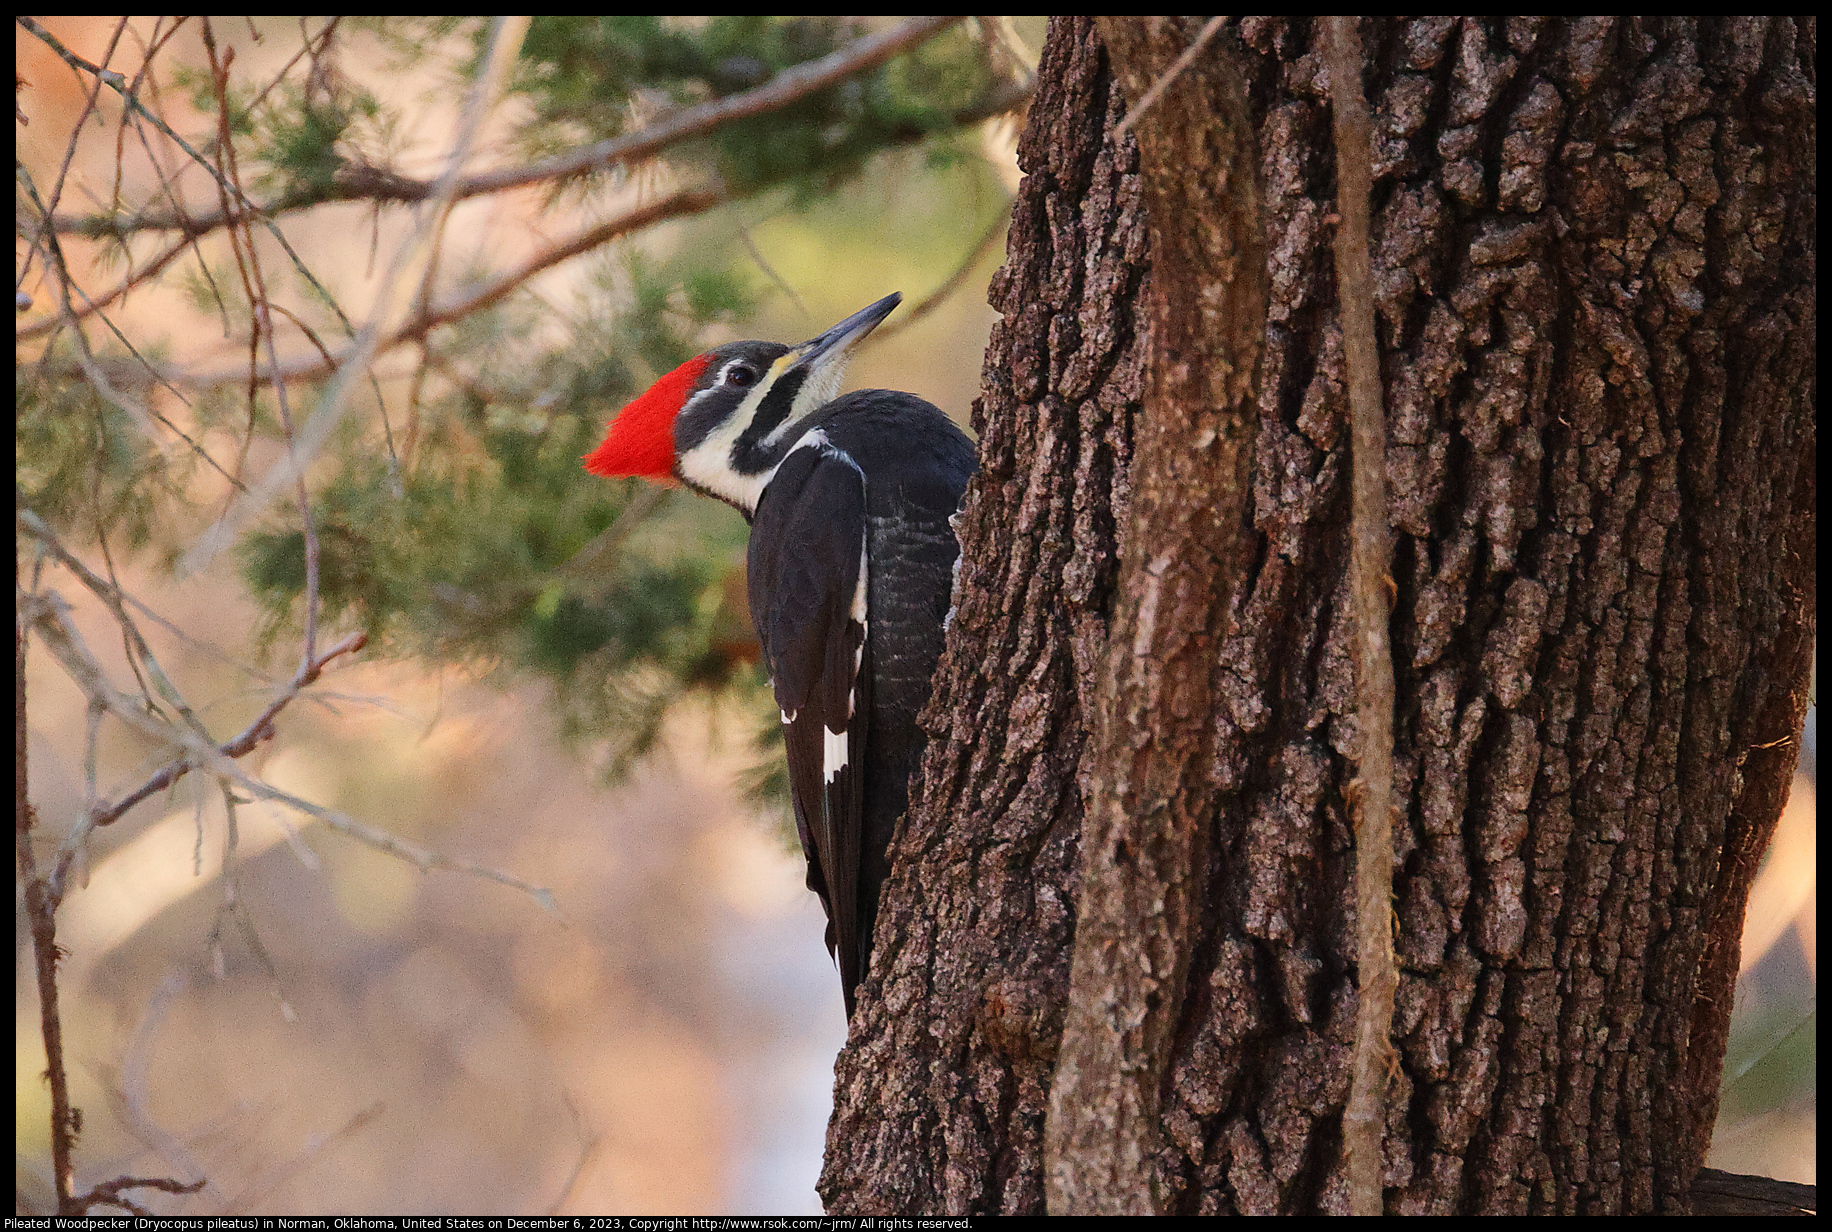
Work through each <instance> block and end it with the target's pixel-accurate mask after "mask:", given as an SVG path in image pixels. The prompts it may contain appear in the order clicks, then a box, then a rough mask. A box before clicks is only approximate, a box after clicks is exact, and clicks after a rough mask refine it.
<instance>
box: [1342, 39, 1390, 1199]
mask: <svg viewBox="0 0 1832 1232" xmlns="http://www.w3.org/2000/svg"><path fill="white" fill-rule="evenodd" d="M1358 20H1359V18H1355V17H1331V18H1330V19H1329V21H1328V25H1329V38H1328V39H1327V40H1326V44H1327V48H1328V56H1329V76H1330V100H1331V103H1332V111H1333V112H1334V115H1335V127H1336V202H1337V205H1336V209H1337V213H1338V214H1339V215H1340V216H1341V222H1340V224H1339V225H1338V226H1337V228H1336V286H1337V302H1338V305H1339V308H1340V311H1341V319H1342V351H1343V359H1344V362H1345V366H1346V368H1347V374H1348V393H1349V420H1350V440H1351V445H1352V448H1351V456H1352V465H1351V472H1352V475H1353V481H1352V488H1353V492H1354V514H1353V536H1352V542H1353V547H1352V550H1351V555H1350V563H1349V579H1350V589H1351V591H1352V593H1353V604H1354V609H1355V683H1356V692H1357V698H1356V702H1357V705H1356V720H1357V726H1358V727H1359V729H1360V737H1361V749H1360V757H1359V762H1360V765H1359V778H1358V785H1359V787H1360V791H1359V793H1358V794H1357V796H1356V803H1357V805H1358V808H1357V812H1356V817H1355V929H1356V967H1357V970H1358V972H1359V975H1360V981H1359V993H1360V1001H1359V1003H1358V1004H1357V1007H1356V1017H1355V1053H1354V1063H1353V1070H1352V1078H1351V1085H1350V1087H1349V1105H1348V1111H1347V1113H1346V1114H1345V1116H1344V1118H1343V1145H1344V1147H1345V1148H1346V1150H1347V1153H1348V1170H1349V1210H1350V1212H1351V1213H1352V1214H1356V1215H1380V1214H1383V1213H1384V1210H1383V1206H1384V1203H1383V1195H1382V1187H1381V1173H1382V1156H1381V1140H1382V1130H1383V1129H1384V1128H1385V1126H1386V1119H1387V1116H1386V1088H1387V1075H1388V1073H1389V1072H1390V1071H1391V1069H1392V1068H1393V1066H1394V1064H1395V1057H1394V1053H1393V1044H1392V1041H1391V1039H1390V1038H1389V1035H1390V1032H1391V1028H1392V1023H1393V995H1394V990H1395V988H1396V987H1397V985H1398V983H1399V977H1398V975H1397V974H1396V972H1395V971H1394V966H1393V922H1392V917H1393V909H1392V901H1393V652H1392V644H1391V641H1390V639H1389V637H1388V629H1387V623H1388V601H1387V587H1388V586H1389V585H1391V583H1390V581H1389V580H1388V575H1387V568H1388V556H1389V550H1390V549H1389V546H1388V536H1387V480H1386V475H1387V451H1386V440H1387V436H1386V418H1385V414H1384V412H1383V410H1382V407H1381V390H1380V355H1379V353H1378V352H1377V351H1376V349H1375V342H1374V294H1373V285H1372V279H1371V277H1370V275H1369V270H1368V190H1369V184H1370V181H1371V179H1372V166H1373V141H1372V137H1371V134H1370V125H1369V121H1368V106H1367V100H1366V99H1365V98H1364V97H1363V96H1362V92H1361V68H1362V55H1361V32H1360V30H1359V29H1358V28H1357V26H1356V22H1357V21H1358Z"/></svg>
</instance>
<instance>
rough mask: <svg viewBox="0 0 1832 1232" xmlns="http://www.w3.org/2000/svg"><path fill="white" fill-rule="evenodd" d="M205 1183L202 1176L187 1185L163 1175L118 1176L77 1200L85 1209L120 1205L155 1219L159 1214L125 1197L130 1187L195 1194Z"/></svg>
mask: <svg viewBox="0 0 1832 1232" xmlns="http://www.w3.org/2000/svg"><path fill="white" fill-rule="evenodd" d="M205 1184H206V1182H205V1181H204V1180H203V1179H201V1178H200V1179H198V1180H195V1181H192V1182H191V1183H190V1184H188V1185H186V1184H183V1183H181V1182H179V1181H174V1180H171V1179H170V1178H168V1177H163V1176H154V1177H141V1176H117V1177H116V1178H115V1179H114V1180H112V1181H103V1182H102V1183H101V1184H100V1185H97V1186H96V1187H95V1188H94V1189H91V1190H90V1191H89V1192H88V1193H86V1194H84V1195H82V1196H81V1197H80V1198H78V1199H77V1200H76V1202H77V1205H78V1206H80V1207H81V1208H82V1209H83V1210H84V1211H87V1210H89V1209H90V1208H91V1207H97V1206H118V1207H120V1208H121V1209H122V1210H124V1211H132V1212H133V1213H134V1214H136V1215H138V1216H140V1217H141V1218H142V1219H153V1218H157V1216H155V1215H154V1214H153V1212H152V1211H150V1210H148V1209H147V1208H146V1207H144V1206H141V1205H140V1204H139V1203H138V1202H135V1201H134V1200H133V1199H131V1198H127V1197H124V1196H123V1194H124V1193H125V1192H126V1191H127V1190H129V1189H156V1190H158V1191H159V1192H160V1193H169V1194H194V1193H196V1192H197V1191H199V1190H200V1189H202V1188H203V1187H204V1185H205Z"/></svg>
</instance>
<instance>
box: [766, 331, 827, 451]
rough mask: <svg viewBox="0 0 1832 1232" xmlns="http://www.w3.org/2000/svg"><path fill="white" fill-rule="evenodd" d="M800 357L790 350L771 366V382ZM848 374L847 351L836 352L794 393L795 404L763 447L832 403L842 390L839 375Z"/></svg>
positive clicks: (769, 382)
mask: <svg viewBox="0 0 1832 1232" xmlns="http://www.w3.org/2000/svg"><path fill="white" fill-rule="evenodd" d="M800 359H801V353H800V352H799V351H790V352H789V353H788V354H787V355H784V356H783V357H782V358H781V359H779V360H777V361H776V363H775V364H774V365H773V366H772V367H771V368H770V377H769V381H768V382H767V383H768V384H774V383H775V380H776V378H777V377H779V376H781V375H782V374H783V372H787V371H788V370H789V369H790V368H792V367H794V366H795V364H796V362H797V361H798V360H800ZM845 375H846V356H845V355H844V353H841V354H837V355H834V356H833V357H831V358H830V359H828V361H827V362H826V363H825V364H824V365H822V366H821V367H819V368H816V369H815V370H814V371H813V372H810V373H809V374H808V376H807V379H806V380H804V381H803V382H802V387H801V388H800V389H799V390H797V391H796V393H795V403H794V405H792V406H791V407H790V408H789V413H788V415H787V416H786V417H784V419H783V421H782V422H781V423H779V424H777V425H776V427H775V429H774V430H773V431H772V432H771V433H770V434H769V435H768V436H766V437H764V438H763V444H764V447H765V448H766V449H767V448H771V447H773V446H775V445H776V444H777V443H778V442H780V441H782V440H783V439H784V438H785V437H787V436H788V434H789V430H790V429H791V428H793V427H794V426H795V425H796V424H798V423H800V422H801V421H802V420H804V419H806V418H807V417H808V416H810V415H812V414H814V412H816V411H818V410H820V409H821V408H822V407H823V406H826V405H827V404H828V403H829V402H832V401H833V399H834V397H835V395H837V394H838V393H839V392H840V378H841V377H842V376H845Z"/></svg>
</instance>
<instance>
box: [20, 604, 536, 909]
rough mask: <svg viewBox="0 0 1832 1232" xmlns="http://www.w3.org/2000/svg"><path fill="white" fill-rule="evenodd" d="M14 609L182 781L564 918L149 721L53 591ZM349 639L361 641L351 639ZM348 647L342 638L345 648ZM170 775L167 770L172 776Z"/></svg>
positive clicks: (518, 883)
mask: <svg viewBox="0 0 1832 1232" xmlns="http://www.w3.org/2000/svg"><path fill="white" fill-rule="evenodd" d="M15 602H16V603H17V604H18V606H19V610H20V619H21V620H23V621H25V622H28V623H30V624H31V625H33V626H34V627H35V628H36V629H37V630H38V635H39V639H40V640H41V641H42V642H43V643H44V645H45V648H46V649H47V650H49V651H50V652H51V654H52V655H53V656H54V657H55V658H56V659H57V661H58V662H59V663H60V664H61V665H62V666H63V669H64V671H65V673H66V674H68V675H69V676H70V678H71V679H72V681H74V682H75V684H76V686H77V687H78V688H79V689H81V690H82V692H83V694H84V695H85V696H87V697H91V698H96V699H99V700H100V701H101V702H102V704H103V705H105V706H107V707H108V709H109V710H110V712H112V713H113V714H114V715H115V717H116V718H118V719H121V720H122V721H123V722H125V723H126V724H127V725H128V726H130V727H133V728H135V729H136V730H139V731H142V732H145V733H146V734H147V735H149V736H151V737H152V738H153V739H155V740H160V741H164V742H166V743H169V744H175V745H177V746H178V747H179V749H180V750H181V755H180V761H179V762H175V763H174V766H175V767H177V769H176V773H177V774H182V773H184V771H185V770H187V769H192V768H195V769H202V770H208V771H209V772H210V773H212V774H217V775H221V776H223V777H225V778H227V779H229V780H230V781H231V782H233V783H235V784H236V785H237V786H239V787H241V789H242V790H243V791H245V792H247V793H248V794H249V795H251V796H254V797H256V798H258V799H262V800H271V801H274V802H275V803H277V804H284V805H286V806H287V807H288V808H291V809H294V810H296V811H298V812H301V813H304V814H306V815H307V816H309V817H313V818H316V819H317V820H319V821H321V822H323V823H324V824H325V825H326V826H329V827H330V828H331V829H333V830H336V831H338V832H339V833H341V834H345V835H348V836H349V837H351V838H353V839H355V840H356V841H358V842H360V843H363V844H365V845H366V846H369V847H373V848H375V849H376V850H377V851H382V852H386V853H387V854H389V855H392V856H397V857H399V858H400V859H403V860H406V861H408V862H409V863H410V864H412V865H414V866H415V867H416V868H418V869H419V870H420V871H421V872H430V871H432V870H433V869H436V868H437V869H445V870H448V871H450V872H457V873H465V874H468V875H470V876H473V877H480V878H483V879H484V880H486V881H494V882H497V883H498V884H500V885H506V886H509V887H511V888H512V889H517V890H520V891H522V892H523V893H524V894H527V895H528V896H529V897H530V898H533V899H534V900H535V902H537V903H539V904H540V905H541V907H542V908H543V909H545V910H547V911H549V912H551V913H553V914H554V915H559V914H560V909H559V905H558V903H556V902H555V901H554V897H553V893H552V891H550V890H547V889H546V888H544V887H542V886H537V885H534V884H532V883H530V882H527V881H523V880H522V879H521V878H519V877H516V876H514V875H513V874H510V873H506V872H503V871H502V870H500V869H496V868H491V867H489V866H488V865H483V864H475V863H472V862H471V861H468V860H459V859H456V858H454V857H452V856H448V855H446V854H445V853H443V852H439V851H432V850H428V849H427V848H423V847H419V846H417V845H415V844H413V843H409V842H407V841H406V840H404V839H400V838H396V837H395V836H394V835H392V834H389V833H387V832H386V831H383V830H378V829H376V828H375V827H373V826H369V825H365V824H364V823H362V822H360V821H357V820H355V819H354V818H352V817H348V816H346V815H345V814H343V813H339V812H337V811H336V810H334V809H327V808H325V807H323V806H322V805H318V804H313V803H312V802H311V801H309V800H304V799H301V798H300V797H298V796H295V795H293V794H291V793H290V792H285V791H281V790H280V789H279V788H277V787H275V786H273V785H272V784H271V783H267V782H265V781H263V780H261V779H258V778H255V777H254V776H253V775H251V774H249V773H248V772H247V771H245V770H243V769H242V768H241V766H240V765H238V764H237V763H236V762H235V761H234V760H233V758H232V756H231V755H230V754H228V753H225V752H224V750H223V748H219V747H218V746H216V745H214V744H211V743H209V741H207V740H205V739H201V738H199V737H198V735H197V734H196V733H195V732H192V731H190V730H189V729H188V728H186V727H185V726H184V725H182V724H175V723H169V722H164V721H162V720H160V719H158V718H156V717H154V716H153V715H150V714H147V713H146V712H145V711H144V710H142V709H141V708H140V707H138V706H136V705H134V704H133V702H132V701H131V700H130V699H128V698H127V697H125V696H123V695H122V694H121V693H120V692H119V691H118V690H116V689H115V687H114V685H113V684H111V683H110V682H109V680H108V677H107V674H106V673H105V672H104V671H103V670H102V666H101V664H100V663H99V662H97V660H96V658H95V655H94V654H93V653H92V652H91V651H90V650H89V648H88V646H87V645H86V644H85V643H84V641H83V636H82V634H81V633H79V632H78V631H77V629H76V626H75V624H74V623H72V621H71V619H70V612H69V605H68V604H67V603H65V602H64V600H63V598H62V597H61V596H59V595H58V594H57V593H56V592H54V591H44V592H40V593H36V594H27V593H25V592H24V591H16V592H15ZM352 636H353V637H355V636H360V635H355V634H353V635H352ZM348 640H349V639H345V641H346V642H347V641H348ZM343 645H344V644H343V643H339V645H338V646H337V647H333V648H332V651H331V652H327V655H329V654H330V653H332V652H335V653H342V649H341V648H342V647H343ZM257 722H260V720H257ZM263 734H264V729H257V728H255V727H253V726H252V725H251V726H250V728H249V729H248V731H246V732H244V733H243V735H242V736H241V737H238V738H237V741H233V742H231V743H232V744H237V743H239V742H240V741H242V740H247V741H248V742H249V747H250V748H252V747H253V743H254V742H255V741H258V740H259V738H260V737H261V736H262V735H263ZM172 768H173V767H168V769H172Z"/></svg>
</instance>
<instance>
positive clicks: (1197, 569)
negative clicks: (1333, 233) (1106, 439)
mask: <svg viewBox="0 0 1832 1232" xmlns="http://www.w3.org/2000/svg"><path fill="white" fill-rule="evenodd" d="M1097 25H1098V27H1099V29H1100V33H1101V38H1102V40H1103V41H1104V42H1105V43H1106V45H1107V52H1108V54H1109V56H1111V57H1112V61H1113V65H1114V70H1115V75H1116V76H1117V78H1118V80H1119V82H1120V84H1121V85H1122V87H1123V88H1124V89H1125V92H1126V94H1127V96H1128V97H1129V98H1131V99H1134V100H1141V99H1144V98H1146V97H1148V95H1149V92H1150V90H1151V88H1152V87H1153V85H1154V83H1155V82H1157V81H1159V80H1161V79H1164V78H1165V77H1166V76H1167V75H1168V74H1169V73H1170V72H1171V70H1172V66H1173V65H1174V64H1175V63H1176V62H1177V61H1178V60H1179V59H1180V58H1181V57H1182V54H1183V53H1184V51H1185V50H1186V49H1187V48H1188V47H1189V46H1190V45H1191V44H1192V42H1193V41H1194V40H1195V39H1196V38H1198V37H1199V34H1198V31H1199V29H1200V27H1199V26H1197V25H1195V24H1194V23H1193V22H1189V21H1186V20H1184V19H1177V18H1159V19H1146V20H1144V21H1122V20H1118V19H1101V20H1100V21H1099V22H1097ZM1134 131H1135V134H1136V136H1137V139H1138V142H1139V166H1140V172H1141V175H1142V179H1143V183H1144V188H1145V199H1146V202H1147V213H1148V214H1149V216H1150V218H1151V229H1152V235H1153V248H1154V251H1155V252H1156V254H1157V255H1156V259H1155V264H1154V270H1153V274H1152V284H1151V297H1150V308H1149V310H1148V311H1149V314H1150V322H1151V331H1152V332H1151V347H1150V358H1149V360H1148V363H1147V368H1148V372H1149V377H1148V379H1149V382H1150V384H1149V387H1148V389H1147V391H1146V396H1145V403H1144V412H1143V415H1142V418H1141V423H1140V426H1139V432H1138V438H1137V453H1136V454H1135V456H1134V460H1133V466H1132V476H1131V482H1132V505H1131V514H1130V518H1129V519H1128V523H1127V525H1126V528H1125V530H1124V533H1123V536H1122V540H1121V548H1120V580H1119V603H1118V610H1117V612H1116V618H1115V620H1114V623H1113V632H1112V638H1111V640H1110V643H1109V646H1108V649H1107V654H1106V662H1105V671H1104V679H1103V681H1102V685H1101V708H1100V713H1098V714H1097V715H1095V716H1094V721H1093V728H1094V730H1093V743H1094V746H1095V751H1094V755H1093V765H1092V770H1093V773H1092V782H1091V783H1090V786H1089V789H1088V806H1087V821H1086V829H1085V830H1084V832H1083V837H1082V873H1083V882H1082V887H1081V898H1080V912H1079V917H1078V920H1077V924H1076V934H1075V948H1074V955H1073V959H1072V962H1071V975H1070V984H1069V1006H1068V1013H1067V1017H1066V1020H1065V1023H1064V1027H1063V1038H1062V1049H1061V1054H1060V1057H1059V1060H1058V1062H1057V1067H1056V1075H1055V1082H1054V1084H1053V1085H1052V1088H1051V1093H1050V1112H1049V1117H1048V1120H1047V1122H1046V1125H1045V1172H1046V1185H1047V1188H1048V1199H1049V1209H1050V1211H1051V1213H1052V1214H1094V1213H1097V1212H1098V1213H1102V1214H1122V1213H1123V1214H1146V1213H1157V1212H1162V1211H1164V1210H1165V1209H1166V1207H1167V1205H1168V1202H1169V1198H1168V1195H1167V1193H1166V1192H1165V1191H1164V1189H1163V1187H1162V1185H1161V1183H1160V1178H1159V1176H1158V1159H1159V1155H1160V1153H1161V1151H1162V1148H1163V1131H1162V1128H1161V1110H1160V1103H1161V1094H1162V1088H1163V1085H1164V1080H1165V1075H1166V1073H1167V1071H1168V1067H1169V1063H1170V1054H1171V1043H1172V1041H1173V1039H1174V1038H1175V1036H1176V1032H1177V1028H1178V1024H1179V1023H1180V1021H1181V1020H1182V1016H1183V1012H1184V994H1185V985H1186V982H1187V978H1188V973H1189V964H1190V955H1191V953H1192V951H1193V950H1194V948H1195V938H1196V935H1197V931H1198V929H1199V927H1200V922H1201V917H1202V905H1203V902H1204V894H1205V889H1206V885H1205V870H1206V866H1207V854H1206V852H1207V843H1208V836H1209V832H1210V830H1211V829H1212V827H1213V826H1214V824H1215V800H1216V793H1215V791H1214V785H1213V781H1212V778H1211V770H1212V766H1213V757H1212V755H1211V750H1212V744H1213V731H1214V725H1213V723H1212V721H1211V720H1210V714H1211V712H1212V708H1213V698H1214V696H1215V689H1216V681H1215V676H1216V673H1217V663H1218V660H1219V655H1218V647H1219V645H1220V642H1221V638H1222V635H1223V633H1224V631H1225V629H1226V626H1227V621H1228V611H1229V606H1230V603H1231V600H1232V598H1233V593H1234V587H1235V585H1236V583H1237V581H1238V579H1239V578H1241V577H1242V576H1243V575H1244V573H1245V571H1246V569H1245V564H1246V560H1247V559H1248V556H1249V553H1250V549H1251V545H1252V542H1253V535H1252V530H1251V527H1250V525H1249V521H1248V515H1249V511H1250V497H1249V492H1248V485H1247V482H1246V479H1247V467H1248V461H1249V456H1250V453H1251V450H1252V444H1253V439H1254V426H1255V422H1256V418H1255V414H1254V396H1255V380H1254V376H1255V367H1256V363H1257V359H1258V355H1259V350H1260V346H1261V343H1262V339H1263V336H1264V333H1265V322H1266V260H1265V250H1264V246H1263V244H1262V243H1261V240H1260V215H1259V203H1260V191H1259V185H1258V171H1259V152H1258V141H1257V138H1256V136H1255V133H1254V128H1253V124H1252V121H1251V119H1250V117H1249V114H1248V111H1247V101H1246V85H1245V81H1244V80H1243V78H1242V77H1241V74H1240V71H1239V68H1238V66H1237V65H1236V64H1235V63H1234V60H1233V56H1232V53H1231V52H1230V51H1229V50H1228V48H1227V46H1226V44H1225V43H1223V42H1221V41H1220V40H1217V42H1216V43H1214V44H1212V45H1211V47H1210V49H1209V51H1208V52H1207V54H1206V55H1203V56H1199V57H1197V58H1196V59H1194V60H1192V61H1189V62H1187V67H1186V68H1185V69H1184V70H1183V71H1182V72H1181V73H1179V74H1177V75H1176V77H1175V79H1174V80H1171V81H1169V83H1168V84H1167V85H1166V86H1165V87H1164V88H1163V90H1162V92H1161V94H1160V96H1159V101H1158V102H1157V103H1156V104H1155V106H1154V107H1153V108H1152V110H1151V112H1150V113H1149V115H1148V116H1147V117H1146V118H1145V119H1144V120H1143V121H1142V122H1141V123H1139V124H1138V125H1137V126H1136V128H1135V130H1134Z"/></svg>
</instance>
